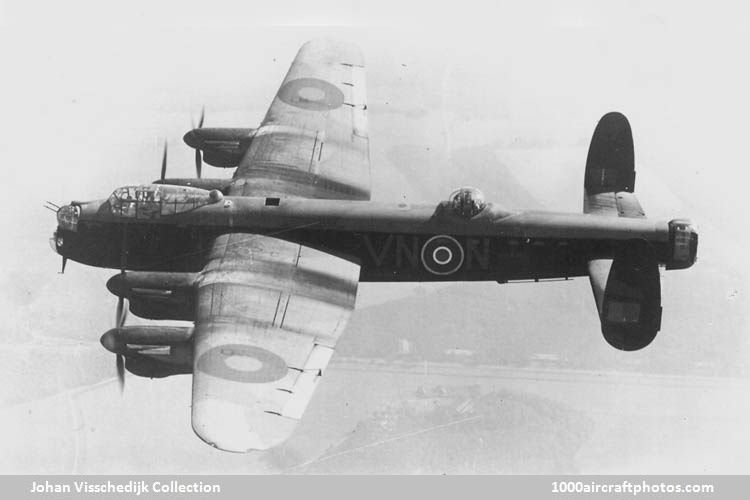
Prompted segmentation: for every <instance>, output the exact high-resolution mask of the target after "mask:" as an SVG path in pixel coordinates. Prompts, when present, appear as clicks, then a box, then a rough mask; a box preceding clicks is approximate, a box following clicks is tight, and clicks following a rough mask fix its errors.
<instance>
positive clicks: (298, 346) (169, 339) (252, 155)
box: [52, 41, 698, 452]
mask: <svg viewBox="0 0 750 500" xmlns="http://www.w3.org/2000/svg"><path fill="white" fill-rule="evenodd" d="M202 124H203V119H202V117H201V121H200V123H199V124H198V128H195V129H193V130H191V131H190V132H188V133H187V134H186V135H185V137H184V140H185V142H186V143H187V144H188V145H189V146H190V147H192V148H194V149H195V154H196V170H197V176H196V178H189V179H169V178H165V173H166V172H165V170H166V151H165V159H164V162H163V164H162V174H161V178H160V179H158V180H156V181H154V182H153V183H151V184H144V185H133V186H124V187H119V188H117V189H115V190H114V191H113V192H112V194H111V195H110V196H109V197H107V198H104V199H101V200H96V201H88V202H72V203H71V204H69V205H66V206H63V207H61V208H60V209H59V210H58V211H57V223H58V226H57V230H56V231H55V234H54V238H53V240H52V241H53V244H54V247H55V249H56V251H57V252H58V253H59V254H60V255H62V257H63V267H64V266H65V262H66V261H67V260H74V261H77V262H80V263H82V264H86V265H90V266H97V267H105V268H112V269H117V270H119V272H118V273H117V274H115V275H114V276H113V277H112V278H111V279H110V280H109V282H108V283H107V288H108V289H109V290H110V291H111V292H112V293H113V294H114V295H116V296H117V297H118V298H119V300H118V307H117V320H116V327H115V328H114V329H112V330H110V331H108V332H106V333H105V334H104V335H103V336H102V338H101V343H102V344H103V345H104V347H105V348H106V349H108V350H110V351H112V352H113V353H115V354H116V359H117V368H118V376H119V378H120V381H121V382H122V381H123V380H124V372H125V370H128V371H129V372H131V373H133V374H135V375H140V376H144V377H166V376H170V375H174V374H183V373H184V374H187V373H191V374H192V375H193V395H192V400H193V403H192V426H193V429H194V430H195V432H196V434H197V435H198V436H199V437H200V438H201V439H203V440H204V441H206V442H207V443H209V444H211V445H213V446H215V447H217V448H219V449H222V450H228V451H236V452H245V451H248V450H251V449H267V448H270V447H273V446H275V445H277V444H279V443H281V442H282V441H284V440H285V439H287V438H288V437H289V435H290V434H291V433H292V431H293V429H294V428H295V426H296V424H297V422H298V421H299V420H300V419H301V418H302V414H303V412H304V411H305V408H306V406H307V404H308V403H309V401H310V399H311V397H312V394H313V391H314V389H315V387H316V386H317V384H318V383H319V382H320V379H321V377H322V375H323V373H324V372H325V369H326V366H327V364H328V362H329V360H330V359H331V356H332V355H333V352H334V349H335V348H336V343H337V341H338V339H339V337H340V336H341V335H342V333H343V331H344V328H345V325H346V323H347V320H348V318H349V316H350V314H351V312H352V309H353V308H354V303H355V297H356V293H357V285H358V283H359V282H360V281H376V282H394V281H400V282H406V281H478V280H486V281H496V282H498V283H507V282H512V281H516V280H532V281H544V280H549V279H565V278H573V277H581V276H587V277H588V278H589V280H590V282H591V287H592V290H593V295H594V299H595V303H596V310H597V311H598V315H599V319H600V321H601V330H602V333H603V335H604V339H605V340H606V341H607V342H608V343H609V344H611V345H612V346H614V347H615V348H617V349H621V350H624V351H633V350H637V349H642V348H644V347H646V346H647V345H648V344H649V343H651V341H652V340H653V339H654V338H655V336H656V334H657V332H658V331H659V329H660V324H661V314H662V308H661V285H660V267H665V268H666V269H668V270H669V269H685V268H688V267H690V266H691V265H693V263H694V262H695V259H696V252H697V245H698V236H697V233H696V231H695V229H694V228H693V226H692V225H691V224H690V222H688V221H687V220H683V219H674V220H671V221H654V220H650V219H647V218H646V216H645V213H644V211H643V209H642V208H641V206H640V204H639V203H638V200H637V199H636V198H635V196H634V194H633V192H634V187H635V170H634V157H633V138H632V133H631V130H630V125H629V124H628V121H627V119H626V118H625V117H624V116H623V115H621V114H619V113H608V114H606V115H604V117H603V118H602V119H601V120H600V121H599V124H598V125H597V127H596V130H595V131H594V135H593V138H592V140H591V145H590V148H589V152H588V159H587V161H586V169H585V177H584V188H585V189H584V199H583V213H558V212H543V211H525V210H515V209H513V208H510V207H505V206H502V205H499V204H495V203H491V202H489V201H486V200H485V199H484V197H483V196H482V193H481V192H480V191H479V190H477V189H474V188H469V187H463V188H460V189H456V190H455V191H453V192H452V193H450V195H449V196H448V197H447V198H446V199H445V200H443V201H439V202H436V203H432V204H421V205H417V204H408V203H393V204H391V203H380V202H373V201H370V164H369V142H368V141H369V139H368V133H367V102H366V99H365V70H364V64H363V59H362V56H361V55H360V53H359V51H358V50H357V49H356V48H354V47H352V46H350V45H347V44H342V43H338V42H331V41H312V42H308V43H307V44H305V45H304V46H303V47H302V48H301V49H300V51H299V53H298V54H297V57H296V58H295V60H294V62H293V63H292V66H291V68H290V70H289V72H288V74H287V75H286V78H285V79H284V81H283V83H282V85H281V88H280V89H279V90H278V93H277V94H276V96H275V98H274V99H273V102H272V103H271V107H270V109H269V110H268V113H267V114H266V116H265V118H264V119H263V121H262V123H261V124H260V126H259V127H258V128H256V129H251V128H248V129H237V128H203V127H202ZM203 161H205V162H206V163H208V164H210V165H212V166H215V167H221V168H236V171H235V173H234V176H233V177H232V178H231V179H226V180H224V179H206V178H202V177H201V175H200V174H201V166H202V163H203ZM128 310H129V311H130V312H131V313H133V314H135V315H137V316H139V317H142V318H147V319H151V320H184V321H190V322H193V326H192V327H175V326H158V325H151V326H125V324H124V323H125V315H126V312H127V311H128ZM529 313H530V314H531V313H532V312H531V311H530V312H529Z"/></svg>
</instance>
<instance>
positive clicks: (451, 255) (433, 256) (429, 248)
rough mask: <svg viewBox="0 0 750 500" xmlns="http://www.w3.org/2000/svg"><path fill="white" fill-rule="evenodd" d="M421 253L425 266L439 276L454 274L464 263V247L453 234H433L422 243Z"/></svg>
mask: <svg viewBox="0 0 750 500" xmlns="http://www.w3.org/2000/svg"><path fill="white" fill-rule="evenodd" d="M420 255H421V257H422V265H423V266H424V268H425V269H427V271H428V272H430V273H432V274H436V275H438V276H446V275H449V274H453V273H455V272H456V271H458V270H459V269H460V268H461V266H462V265H463V263H464V249H463V247H462V246H461V245H460V244H459V243H458V241H456V239H455V238H452V237H451V236H445V235H438V236H433V237H432V238H430V239H429V240H427V241H426V242H425V244H424V245H422V252H421V254H420Z"/></svg>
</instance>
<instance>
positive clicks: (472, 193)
mask: <svg viewBox="0 0 750 500" xmlns="http://www.w3.org/2000/svg"><path fill="white" fill-rule="evenodd" d="M449 203H450V207H451V209H452V210H453V212H454V213H455V214H456V215H458V216H460V217H465V218H467V219H470V218H472V217H474V216H475V215H477V214H478V213H479V212H481V211H482V210H484V207H486V206H487V203H486V202H485V201H484V195H483V194H482V192H481V191H480V190H478V189H477V188H473V187H462V188H459V189H456V190H455V191H453V192H452V193H451V195H450V198H449Z"/></svg>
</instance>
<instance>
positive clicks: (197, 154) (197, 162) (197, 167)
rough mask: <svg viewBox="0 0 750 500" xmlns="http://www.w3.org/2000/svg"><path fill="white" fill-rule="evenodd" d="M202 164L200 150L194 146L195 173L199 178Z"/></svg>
mask: <svg viewBox="0 0 750 500" xmlns="http://www.w3.org/2000/svg"><path fill="white" fill-rule="evenodd" d="M202 165H203V158H202V156H201V150H200V149H198V148H195V174H196V176H197V177H198V178H199V179H200V178H201V166H202Z"/></svg>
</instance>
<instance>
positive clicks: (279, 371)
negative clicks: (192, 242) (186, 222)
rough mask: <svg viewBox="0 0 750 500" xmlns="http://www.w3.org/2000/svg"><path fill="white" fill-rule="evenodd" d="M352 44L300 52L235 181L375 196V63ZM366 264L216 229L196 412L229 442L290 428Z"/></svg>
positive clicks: (311, 46)
mask: <svg viewBox="0 0 750 500" xmlns="http://www.w3.org/2000/svg"><path fill="white" fill-rule="evenodd" d="M363 66H364V65H363V60H362V57H361V55H360V54H359V51H358V50H357V49H356V48H354V47H351V46H349V45H346V44H342V43H338V42H331V41H312V42H308V43H307V44H305V45H304V46H303V47H302V48H301V49H300V51H299V53H298V54H297V57H296V58H295V61H294V63H293V64H292V67H291V68H290V70H289V73H288V74H287V76H286V78H285V79H284V82H283V83H282V86H281V88H280V89H279V92H278V94H277V96H276V97H275V98H274V100H273V103H272V104H271V107H270V109H269V111H268V114H267V115H266V118H265V119H264V121H263V123H262V124H261V126H260V128H259V129H258V130H257V132H256V135H255V137H254V139H253V142H252V144H251V146H250V148H249V150H248V152H247V154H246V156H245V158H244V159H243V161H242V162H241V164H240V166H239V168H238V169H237V172H236V173H235V177H234V180H233V183H232V187H231V189H230V194H232V195H235V196H238V195H241V196H266V197H308V198H331V199H369V195H370V188H369V186H370V175H369V146H368V137H367V120H366V103H365V88H364V67H363ZM358 279H359V266H358V265H356V264H353V263H351V262H347V261H344V260H341V259H339V258H336V257H333V256H331V255H328V254H325V253H322V252H319V251H316V250H312V249H310V248H306V247H302V246H300V245H297V244H292V243H288V242H284V241H281V240H278V239H276V238H273V237H267V236H259V235H248V234H229V235H225V236H221V237H219V238H217V239H216V241H215V242H214V244H213V248H212V251H211V254H210V256H209V259H208V262H207V264H206V266H205V268H204V270H203V272H202V273H201V276H200V277H199V279H198V283H197V287H198V288H197V305H196V307H197V310H196V324H195V333H194V367H193V368H194V370H193V405H192V423H193V429H194V430H195V432H196V434H198V436H200V437H201V439H203V440H204V441H206V442H208V443H209V444H212V445H214V446H216V447H217V448H220V449H223V450H228V451H239V452H243V451H248V450H251V449H267V448H270V447H272V446H275V445H277V444H279V443H280V442H282V441H284V440H285V439H287V438H288V437H289V435H290V434H291V433H292V431H293V429H294V427H295V426H296V423H297V422H298V421H299V419H300V418H301V416H302V413H303V412H304V410H305V407H306V406H307V404H308V402H309V401H310V398H311V396H312V393H313V390H314V388H315V386H316V384H317V383H318V381H319V379H320V376H321V375H322V373H323V370H324V369H325V366H326V365H327V363H328V360H329V359H330V356H331V355H332V353H333V349H334V348H335V345H336V342H337V340H338V338H339V336H340V335H341V333H342V332H343V330H344V327H345V325H346V322H347V320H348V318H349V315H350V313H351V311H352V309H353V308H354V302H355V298H356V291H357V283H358Z"/></svg>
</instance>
